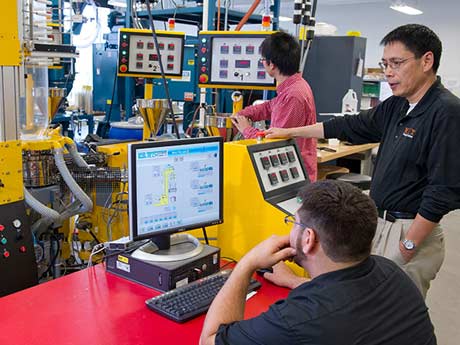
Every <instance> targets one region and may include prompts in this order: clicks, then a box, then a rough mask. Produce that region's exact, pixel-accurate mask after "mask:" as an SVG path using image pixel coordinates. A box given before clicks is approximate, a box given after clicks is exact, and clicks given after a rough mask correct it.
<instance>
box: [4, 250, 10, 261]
mask: <svg viewBox="0 0 460 345" xmlns="http://www.w3.org/2000/svg"><path fill="white" fill-rule="evenodd" d="M3 257H4V258H5V259H7V258H9V257H10V252H9V251H7V250H6V249H5V250H4V251H3Z"/></svg>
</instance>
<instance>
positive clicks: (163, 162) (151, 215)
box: [129, 137, 223, 239]
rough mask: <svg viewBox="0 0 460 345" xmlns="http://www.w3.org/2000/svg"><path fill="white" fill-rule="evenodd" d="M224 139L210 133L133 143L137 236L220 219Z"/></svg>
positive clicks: (132, 202)
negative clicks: (198, 136) (170, 139)
mask: <svg viewBox="0 0 460 345" xmlns="http://www.w3.org/2000/svg"><path fill="white" fill-rule="evenodd" d="M222 143H223V140H222V139H221V138H216V137H209V138H205V139H201V138H200V139H190V140H176V141H169V142H168V141H165V142H152V143H141V144H132V145H131V146H130V160H129V173H130V175H129V187H130V193H129V200H130V205H131V207H132V208H130V210H131V212H130V223H131V230H132V236H133V238H134V239H136V238H138V239H140V238H150V237H152V236H154V235H156V234H157V233H174V232H177V231H182V230H185V229H194V228H199V227H202V226H204V224H206V225H211V224H216V223H219V222H220V221H221V220H222V162H223V160H222Z"/></svg>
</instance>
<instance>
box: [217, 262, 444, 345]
mask: <svg viewBox="0 0 460 345" xmlns="http://www.w3.org/2000/svg"><path fill="white" fill-rule="evenodd" d="M216 344H237V345H245V344H265V345H267V344H273V345H288V344H293V345H294V344H295V345H300V344H317V345H345V344H350V345H351V344H354V345H358V344H362V345H377V344H379V345H409V344H411V345H428V344H429V345H433V344H436V337H435V335H434V330H433V325H432V324H431V321H430V317H429V315H428V310H427V307H426V305H425V302H424V301H423V298H422V296H421V294H420V292H419V291H418V289H417V288H416V287H415V285H414V283H413V282H412V281H411V280H410V278H409V277H408V276H407V275H406V274H405V273H404V272H403V271H402V270H401V269H400V268H398V267H397V266H396V264H394V263H393V262H392V261H390V260H388V259H385V258H383V257H378V256H371V257H370V258H368V259H366V260H365V261H363V262H362V263H360V264H359V265H356V266H354V267H350V268H347V269H343V270H339V271H334V272H330V273H326V274H323V275H321V276H318V277H316V278H315V279H313V280H312V281H311V282H308V283H304V284H302V285H301V286H299V287H297V288H296V289H294V290H292V291H291V293H290V294H289V296H288V297H287V299H285V300H281V301H278V302H276V303H275V304H273V305H272V306H270V309H269V310H268V311H267V312H265V313H263V314H261V315H260V316H258V317H256V318H253V319H249V320H244V321H240V322H235V323H232V324H229V325H221V326H220V327H219V330H218V332H217V336H216Z"/></svg>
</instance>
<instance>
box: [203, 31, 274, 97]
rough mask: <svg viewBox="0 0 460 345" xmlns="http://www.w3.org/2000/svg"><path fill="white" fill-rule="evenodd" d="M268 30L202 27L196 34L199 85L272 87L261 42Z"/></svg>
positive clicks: (272, 80) (210, 86)
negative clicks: (243, 30) (230, 29)
mask: <svg viewBox="0 0 460 345" xmlns="http://www.w3.org/2000/svg"><path fill="white" fill-rule="evenodd" d="M272 33H273V32H269V31H260V32H259V31H254V32H252V31H245V32H239V31H202V32H200V34H199V36H198V42H199V43H198V75H199V77H198V82H199V87H202V88H238V89H259V90H275V89H276V85H275V80H274V79H273V78H272V77H271V76H270V75H269V74H268V73H267V72H266V71H265V68H264V64H263V61H262V59H261V55H260V54H261V44H262V42H263V40H264V39H265V38H266V37H267V36H269V35H271V34H272Z"/></svg>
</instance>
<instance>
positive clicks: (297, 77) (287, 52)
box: [232, 32, 317, 181]
mask: <svg viewBox="0 0 460 345" xmlns="http://www.w3.org/2000/svg"><path fill="white" fill-rule="evenodd" d="M261 47H262V51H261V55H262V58H261V59H260V61H261V62H262V64H263V66H264V68H265V71H266V72H267V73H268V74H269V75H270V76H271V77H273V78H275V80H276V82H277V86H276V93H277V96H276V97H275V98H273V99H271V100H270V101H267V102H265V103H262V104H259V105H253V106H249V107H246V108H244V109H243V110H241V111H239V112H238V113H237V114H236V115H235V116H233V117H232V121H233V124H234V125H235V127H236V128H238V130H239V131H240V132H241V133H242V134H243V136H244V137H245V138H246V139H249V138H255V137H256V135H257V132H259V130H258V129H256V128H254V127H252V126H251V124H250V122H249V120H252V121H261V120H270V121H271V126H274V127H286V128H287V127H298V126H306V125H312V124H314V123H316V108H315V101H314V99H313V93H312V91H311V88H310V85H308V83H307V82H306V81H305V80H304V79H303V78H302V75H301V74H300V73H298V72H299V63H300V45H299V42H298V41H297V40H296V39H295V38H294V37H293V36H292V35H290V34H288V33H286V32H276V33H274V34H271V35H270V36H268V37H267V38H266V39H265V40H264V41H263V42H262V45H261ZM297 145H298V146H299V148H300V151H301V152H302V158H303V161H304V164H305V168H306V169H307V171H308V175H309V178H310V181H316V171H317V166H316V139H305V138H300V139H297Z"/></svg>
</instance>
